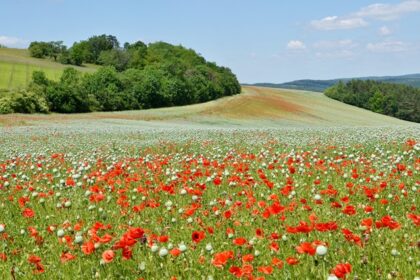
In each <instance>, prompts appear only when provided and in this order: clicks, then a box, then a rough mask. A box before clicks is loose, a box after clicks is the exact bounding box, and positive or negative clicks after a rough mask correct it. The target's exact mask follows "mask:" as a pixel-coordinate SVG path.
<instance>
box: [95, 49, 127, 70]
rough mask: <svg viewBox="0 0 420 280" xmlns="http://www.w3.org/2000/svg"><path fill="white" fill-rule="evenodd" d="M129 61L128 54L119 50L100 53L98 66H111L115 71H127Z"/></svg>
mask: <svg viewBox="0 0 420 280" xmlns="http://www.w3.org/2000/svg"><path fill="white" fill-rule="evenodd" d="M129 61H130V57H129V54H128V53H127V52H126V51H124V50H120V49H112V50H107V51H102V52H101V54H100V55H99V59H98V63H99V64H101V65H105V66H113V67H115V69H116V70H117V71H123V70H125V69H127V65H128V63H129Z"/></svg>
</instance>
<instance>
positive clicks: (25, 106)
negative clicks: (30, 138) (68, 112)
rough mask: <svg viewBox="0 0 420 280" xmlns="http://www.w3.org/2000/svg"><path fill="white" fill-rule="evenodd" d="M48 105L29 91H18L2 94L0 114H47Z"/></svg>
mask: <svg viewBox="0 0 420 280" xmlns="http://www.w3.org/2000/svg"><path fill="white" fill-rule="evenodd" d="M48 111H49V108H48V104H47V102H46V100H45V98H44V97H42V96H40V95H38V94H36V93H34V92H30V91H25V90H24V91H18V92H10V93H8V94H3V95H2V97H0V114H9V113H28V114H31V113H48Z"/></svg>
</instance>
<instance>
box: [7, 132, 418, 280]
mask: <svg viewBox="0 0 420 280" xmlns="http://www.w3.org/2000/svg"><path fill="white" fill-rule="evenodd" d="M0 133H1V137H0V239H1V241H0V279H14V280H15V279H92V278H95V279H205V280H211V279H328V280H333V279H409V280H412V279H416V280H418V279H419V277H420V259H419V255H420V254H419V246H420V243H419V242H420V241H419V234H418V233H419V225H420V211H419V203H418V197H419V192H420V191H419V190H420V129H419V127H418V126H414V127H398V128H395V127H389V128H319V129H310V128H300V129H292V128H283V129H260V130H257V129H232V128H219V129H197V128H188V129H170V128H148V129H133V127H130V126H127V127H123V126H118V128H117V127H109V126H108V127H107V126H104V127H96V128H95V129H89V128H86V129H84V128H83V126H82V125H80V126H77V125H72V126H71V127H69V126H63V127H54V126H49V127H44V128H43V127H36V128H35V127H34V128H30V127H21V128H19V127H16V128H13V129H6V128H3V129H0Z"/></svg>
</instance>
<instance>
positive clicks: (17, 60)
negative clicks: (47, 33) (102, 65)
mask: <svg viewBox="0 0 420 280" xmlns="http://www.w3.org/2000/svg"><path fill="white" fill-rule="evenodd" d="M66 67H73V68H75V69H77V70H80V71H83V72H92V71H95V69H96V67H95V66H93V65H87V66H86V67H76V66H68V65H63V64H60V63H57V62H54V61H52V60H49V59H38V58H33V57H30V56H29V53H28V51H27V50H25V49H8V48H0V89H16V88H23V87H26V86H27V85H28V84H29V82H30V80H31V76H32V72H33V71H35V70H42V71H44V72H45V74H46V75H47V77H48V78H50V79H53V80H57V79H59V78H60V76H61V73H62V71H63V70H64V69H65V68H66Z"/></svg>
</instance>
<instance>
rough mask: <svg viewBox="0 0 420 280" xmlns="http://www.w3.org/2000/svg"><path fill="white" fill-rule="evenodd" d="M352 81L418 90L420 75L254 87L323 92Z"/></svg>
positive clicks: (259, 84) (273, 84)
mask: <svg viewBox="0 0 420 280" xmlns="http://www.w3.org/2000/svg"><path fill="white" fill-rule="evenodd" d="M352 79H356V80H373V81H378V82H387V83H395V84H404V85H408V86H413V87H418V88H420V74H410V75H402V76H384V77H359V78H344V79H333V80H296V81H292V82H287V83H281V84H275V83H256V84H254V85H255V86H260V87H270V88H286V89H297V90H309V91H317V92H323V91H324V90H325V89H327V88H329V87H331V86H333V85H335V84H336V83H338V82H339V81H343V82H347V81H350V80H352Z"/></svg>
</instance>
